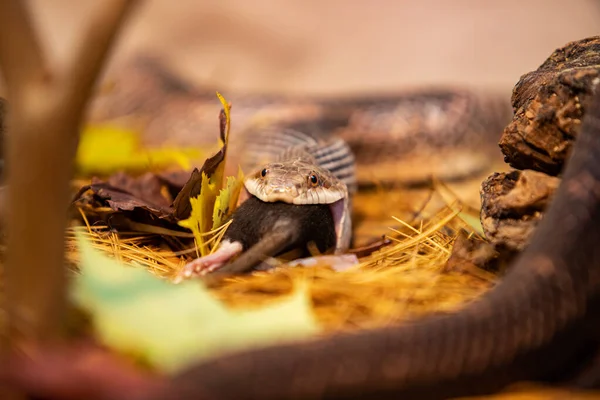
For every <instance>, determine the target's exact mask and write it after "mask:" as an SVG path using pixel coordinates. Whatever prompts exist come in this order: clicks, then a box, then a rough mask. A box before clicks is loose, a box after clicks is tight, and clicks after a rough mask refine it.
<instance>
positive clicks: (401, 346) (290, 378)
mask: <svg viewBox="0 0 600 400" xmlns="http://www.w3.org/2000/svg"><path fill="white" fill-rule="evenodd" d="M595 97H596V98H595V100H594V103H593V104H592V105H591V107H589V109H588V114H587V116H586V118H585V119H584V121H583V124H582V127H581V131H580V134H579V137H578V139H577V141H576V143H575V146H574V148H573V151H572V156H571V159H570V161H569V162H568V164H567V167H566V170H565V171H564V175H563V181H562V183H561V185H560V187H559V188H558V190H557V192H556V194H555V198H554V201H553V202H552V204H551V206H550V208H549V209H548V210H547V212H546V215H545V217H544V219H543V220H542V221H541V223H540V224H539V226H538V228H537V229H536V231H535V234H534V236H533V237H532V239H531V242H530V245H529V246H528V247H527V249H526V250H525V251H524V252H523V253H522V254H521V255H520V256H519V258H518V259H517V260H516V261H515V262H514V263H513V265H512V266H511V268H509V270H508V271H509V272H508V273H507V275H506V276H505V277H504V278H503V279H502V281H501V282H500V283H499V284H498V285H497V286H496V287H495V288H493V289H492V290H491V291H489V292H488V293H486V294H484V295H483V296H482V297H481V298H479V299H478V300H477V301H475V302H473V303H471V304H469V305H467V306H466V307H465V308H464V309H462V310H461V311H459V312H457V313H456V314H452V315H437V316H431V317H429V318H425V319H423V320H420V321H415V322H414V323H410V324H403V325H400V326H389V327H384V328H378V329H374V330H366V331H360V332H353V333H339V334H336V335H333V336H327V337H323V338H317V339H313V340H309V341H306V342H302V343H293V344H286V345H278V346H271V347H267V348H262V349H255V350H251V351H246V352H242V353H238V354H233V355H228V356H224V357H221V358H219V359H216V360H212V361H208V362H204V363H202V364H200V365H196V366H194V367H191V368H190V369H189V370H188V371H186V372H183V373H181V374H179V375H178V376H177V377H175V378H174V379H173V380H172V381H170V384H169V386H168V388H166V390H165V392H163V393H156V398H160V399H167V398H168V399H171V398H177V399H182V400H185V399H196V398H207V399H240V400H242V399H261V400H269V399H272V400H282V399H353V400H356V399H373V398H378V399H388V398H389V399H397V398H400V399H445V398H450V397H458V396H467V395H473V394H484V393H490V392H494V391H497V390H499V389H501V388H503V387H505V386H506V385H507V384H510V383H512V382H517V381H522V380H544V379H553V378H556V377H558V376H565V373H568V374H567V376H571V377H573V378H575V377H577V380H576V381H575V382H577V383H579V384H582V385H590V384H596V385H597V384H598V383H599V380H598V377H599V375H598V373H597V372H598V363H597V359H596V360H594V357H595V356H596V355H597V351H598V336H597V334H598V322H597V321H598V318H597V315H596V314H597V310H598V300H600V269H599V268H598V265H600V246H598V242H600V229H599V226H600V162H599V160H600V93H598V94H596V96H595ZM587 361H589V362H590V364H589V365H590V366H592V367H593V366H595V370H594V369H592V370H590V371H589V372H590V373H585V370H584V369H579V370H578V369H569V367H571V366H578V367H581V366H585V365H586V362H587Z"/></svg>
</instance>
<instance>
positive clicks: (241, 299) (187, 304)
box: [67, 94, 496, 370]
mask: <svg viewBox="0 0 600 400" xmlns="http://www.w3.org/2000/svg"><path fill="white" fill-rule="evenodd" d="M218 97H219V100H220V101H221V103H222V105H223V109H222V111H221V114H220V116H219V127H220V137H219V142H220V143H219V144H220V149H219V150H218V151H217V153H215V154H214V155H213V156H212V157H209V158H207V159H206V161H205V162H204V164H203V166H202V168H201V169H200V170H198V169H194V170H193V171H191V172H189V171H186V170H184V171H180V172H181V173H179V174H175V175H170V177H171V179H167V178H166V176H167V175H165V173H164V171H163V172H162V173H161V172H148V173H146V174H145V175H142V176H141V177H130V176H127V175H121V176H119V175H118V174H115V175H113V176H111V177H109V178H108V179H106V180H103V181H102V180H94V181H93V182H92V184H90V185H87V186H84V187H82V189H81V190H80V192H79V193H78V195H77V196H75V201H74V202H73V209H74V210H75V211H76V213H75V216H76V217H77V218H76V219H77V220H79V221H81V220H82V221H84V226H83V227H82V226H81V223H80V222H79V223H74V225H73V226H72V227H70V228H69V229H68V231H67V246H68V251H67V259H68V261H69V262H70V263H71V265H72V266H73V268H74V270H77V271H80V272H83V273H82V274H78V276H79V278H77V279H76V282H77V283H76V285H75V291H74V293H79V294H78V295H77V296H75V298H78V299H79V304H80V305H85V306H84V308H86V309H87V311H88V312H91V313H92V314H93V315H94V316H95V318H96V320H95V325H94V327H95V329H96V330H97V333H99V334H100V336H101V338H102V340H103V341H104V342H105V343H108V344H110V345H111V347H113V348H116V349H121V350H123V351H126V352H130V351H133V352H134V353H136V354H138V355H140V356H141V357H145V358H146V359H148V360H150V362H151V364H153V365H154V366H156V367H157V368H159V369H166V370H174V369H177V368H179V367H180V366H181V363H185V362H187V361H189V360H190V358H187V357H183V356H182V355H189V356H190V357H193V358H198V357H207V356H214V355H218V354H219V351H225V350H224V349H225V348H227V346H230V348H237V347H236V346H239V347H243V346H250V345H259V344H260V343H265V342H266V341H268V340H275V338H274V337H269V335H268V334H265V335H263V336H261V333H260V332H259V333H256V334H255V335H254V337H255V338H259V339H256V341H254V340H253V339H252V337H253V336H252V335H249V337H248V338H246V339H236V338H235V337H231V338H229V337H228V336H227V335H226V334H224V333H223V332H226V331H235V330H236V329H234V328H232V327H231V326H233V325H231V326H227V324H225V323H224V324H222V325H221V328H220V329H221V330H220V331H219V330H218V329H217V328H215V330H213V331H212V333H213V334H214V335H215V337H219V335H220V336H222V337H221V341H220V342H219V343H220V345H222V346H223V349H221V348H220V347H219V348H218V347H215V346H212V347H213V348H212V350H211V351H206V348H207V347H206V346H204V345H200V344H191V343H192V342H193V341H192V340H191V337H192V336H194V335H196V337H197V339H198V341H200V342H205V343H212V342H211V340H212V339H210V338H207V339H202V336H201V334H200V333H198V332H200V331H202V329H203V328H202V327H204V329H205V330H206V331H210V330H211V329H213V328H214V326H215V321H217V320H219V321H220V320H227V321H229V319H228V318H229V317H224V316H226V315H229V314H230V313H242V314H239V315H247V316H249V317H247V318H254V319H255V321H256V323H257V324H258V325H260V324H261V323H262V322H261V321H263V322H265V325H268V324H267V323H266V322H267V320H266V319H265V318H267V317H265V316H264V315H269V311H268V310H272V309H276V308H277V307H280V309H281V310H280V311H281V314H278V315H277V316H272V317H271V318H272V319H273V320H277V321H278V323H279V325H281V326H285V325H286V324H287V321H288V320H298V318H300V321H301V323H300V325H297V326H295V325H293V324H291V325H290V326H292V327H294V329H293V330H295V331H298V336H297V337H301V336H302V334H301V333H302V332H305V333H306V335H309V336H310V335H312V334H316V333H317V332H321V334H327V333H328V332H333V331H338V330H347V329H368V328H373V327H377V326H382V325H387V324H391V323H398V322H401V321H404V320H407V319H411V318H416V317H419V316H421V315H424V314H430V313H439V312H453V311H456V310H458V309H459V308H460V307H462V306H463V305H464V304H466V303H467V302H469V301H471V300H473V299H476V298H477V297H478V296H479V295H481V293H483V292H484V291H486V290H487V289H489V288H490V287H491V286H492V285H493V284H494V282H495V279H496V275H495V274H494V273H491V272H488V271H485V270H480V271H478V272H477V273H475V274H471V273H466V272H464V271H454V270H452V271H447V270H445V265H446V262H447V260H448V259H449V257H450V255H451V252H452V246H453V244H454V242H455V240H456V238H457V237H458V236H459V234H460V233H464V232H467V233H468V235H469V236H472V237H479V238H480V239H481V240H483V238H481V236H480V231H479V227H478V226H477V224H476V223H473V221H477V220H478V216H477V214H476V212H475V210H474V209H472V208H470V207H468V206H466V205H464V204H462V203H461V202H460V201H458V200H457V199H456V198H455V197H454V194H453V193H452V192H451V191H450V190H449V189H448V188H445V187H441V185H437V187H436V186H435V185H434V187H433V188H432V189H431V190H430V191H429V192H428V193H427V194H426V195H425V196H422V195H419V196H420V197H419V196H417V197H418V198H420V199H421V200H422V204H419V206H418V207H415V206H414V205H415V204H416V203H418V201H416V200H415V199H416V197H411V196H408V195H407V192H406V190H405V189H389V188H386V189H385V190H384V191H378V192H376V193H375V194H373V193H361V192H359V193H358V194H357V197H356V199H355V201H354V202H353V203H354V204H355V210H353V214H355V220H356V224H355V238H356V244H357V245H358V246H360V245H366V247H365V248H368V251H364V248H363V252H362V253H356V254H357V255H358V264H356V265H354V266H352V267H350V268H347V269H346V270H345V271H343V272H336V271H334V270H332V268H330V265H329V264H328V262H327V258H326V257H323V258H319V257H316V258H314V260H313V262H312V264H311V265H312V266H310V267H298V266H296V267H290V266H287V265H286V263H285V262H283V261H279V260H276V259H275V260H272V263H273V264H274V265H276V267H275V268H273V269H271V270H269V271H257V272H254V273H253V274H249V275H243V276H235V277H228V278H225V279H223V280H220V281H217V282H210V283H208V282H207V283H206V284H204V283H202V281H200V280H198V281H194V282H187V283H186V284H185V285H184V286H181V285H172V284H171V283H170V282H168V281H169V280H171V279H173V278H174V277H175V275H176V274H177V273H178V272H179V270H180V268H181V267H182V266H183V265H184V264H185V263H186V262H188V261H190V260H191V259H193V258H195V257H197V256H198V255H204V254H208V253H210V252H212V251H214V249H215V248H216V246H217V245H218V243H219V241H220V238H221V237H222V234H223V233H224V231H225V229H226V227H227V223H229V222H230V219H229V216H230V215H231V213H232V212H233V210H234V208H235V205H236V203H237V199H238V196H239V194H240V190H241V184H242V180H243V173H242V171H241V170H239V173H238V176H236V177H232V176H230V177H225V176H224V165H225V160H226V157H225V156H226V152H227V142H228V137H229V128H230V123H231V121H230V111H229V110H230V105H229V104H228V103H227V102H226V101H225V99H224V98H223V97H222V96H220V95H219V94H218ZM174 176H176V177H174ZM185 176H188V179H187V181H186V180H185ZM148 183H151V185H150V186H151V190H150V191H151V192H152V193H150V194H149V193H148V188H149V187H150V186H149V185H148ZM440 187H441V189H440ZM144 190H146V192H144ZM442 190H443V193H442ZM415 208H416V209H415ZM382 237H383V238H384V239H385V240H383V241H382ZM374 239H377V240H379V241H380V242H381V244H378V245H372V246H371V247H369V243H373V241H374ZM124 265H125V266H124ZM129 267H134V268H129ZM118 269H122V270H123V272H122V274H123V277H125V276H126V275H127V276H129V278H127V279H132V281H135V282H138V283H140V285H141V286H142V288H143V287H144V285H146V288H147V290H148V291H147V293H138V294H137V295H136V294H135V293H133V289H132V288H131V287H130V286H127V285H125V286H122V285H121V284H120V283H119V281H118V280H113V281H112V284H111V285H108V286H106V285H107V284H108V282H107V281H106V279H107V278H106V277H104V278H103V275H102V274H108V273H109V271H110V270H113V272H114V271H117V270H118ZM144 270H145V271H144ZM124 271H127V272H124ZM148 272H149V273H148ZM142 273H144V274H145V275H144V274H142ZM86 274H87V277H86ZM86 279H87V280H86ZM94 279H95V282H94ZM103 279H104V285H105V287H104V289H103V290H104V291H102V290H99V289H98V288H99V287H100V286H98V285H100V284H101V283H102V282H103ZM123 279H125V278H123ZM86 282H87V283H86ZM121 283H123V282H121ZM125 283H126V282H125ZM123 284H124V283H123ZM152 288H154V291H153V290H151V289H152ZM298 288H301V289H298ZM109 289H110V290H109ZM106 290H109V292H110V291H112V292H113V294H114V293H117V292H119V291H120V292H119V293H120V296H116V297H117V298H123V297H124V298H127V296H126V295H125V294H126V293H127V292H128V291H132V292H131V293H129V296H131V299H130V300H131V302H130V303H129V304H128V303H127V302H121V303H118V302H114V301H113V300H111V299H110V296H109V297H108V298H106V297H105V295H106V293H107V292H106ZM136 290H137V289H136ZM140 290H141V289H140ZM86 293H87V294H86ZM165 293H169V294H168V295H165ZM184 293H185V294H184ZM209 293H210V296H209V295H208V294H209ZM86 296H87V297H86ZM180 296H181V297H180ZM300 298H303V299H304V300H298V299H300ZM85 299H87V300H85ZM290 299H292V300H290ZM294 299H296V300H294ZM286 301H290V302H292V303H293V302H294V301H296V303H295V306H294V307H296V309H293V308H287V309H286V308H285V304H287V303H286ZM302 301H304V302H305V304H307V306H306V307H305V308H304V309H303V308H302V307H301V306H298V304H301V302H302ZM196 303H206V304H208V305H210V304H213V306H212V307H214V308H215V309H219V310H220V312H222V313H221V316H218V317H212V318H211V317H207V316H203V315H201V313H200V312H199V311H198V307H199V306H198V304H196ZM207 307H208V306H207ZM136 312H137V313H138V314H139V315H136ZM186 313H187V314H186ZM243 313H246V314H243ZM261 313H262V314H261ZM272 315H275V314H272ZM250 316H251V317H250ZM302 316H303V317H302ZM144 318H148V320H144ZM186 318H188V319H190V320H193V321H185V319H186ZM244 318H246V317H244ZM244 318H242V317H240V320H244ZM290 318H291V319H290ZM311 318H313V319H314V320H313V319H311ZM142 321H143V322H142ZM231 321H233V322H231V323H232V324H235V323H239V321H238V322H235V318H233V317H232V319H231ZM244 321H245V322H244V323H245V324H247V323H248V321H246V320H244ZM244 323H242V324H241V325H239V326H240V327H242V328H239V329H241V330H244V331H246V330H249V329H250V328H247V325H244ZM147 324H151V325H152V326H153V327H154V328H149V325H147ZM161 325H162V327H171V328H172V329H171V330H173V331H177V333H175V334H173V335H170V334H169V333H168V332H169V329H167V330H164V329H163V330H161V329H160V326H161ZM192 325H193V327H191V326H192ZM217 325H219V324H217ZM119 326H121V328H118V327H119ZM142 327H144V328H143V329H142ZM186 327H187V328H186ZM182 330H183V331H187V333H186V332H183V333H182V332H180V331H182ZM271 330H272V329H271ZM192 333H193V335H192ZM204 333H206V332H204ZM198 335H200V336H198ZM138 336H146V337H147V341H146V342H143V341H142V340H141V339H140V340H135V338H136V337H138ZM292 336H293V335H292ZM292 336H290V338H291V337H292ZM238 340H239V341H238ZM161 341H164V342H166V343H161ZM142 342H143V343H142ZM136 346H138V347H136ZM190 346H191V347H190ZM194 346H196V347H194ZM207 346H208V345H207ZM208 347H211V346H208ZM186 349H187V353H186ZM177 356H179V359H180V360H179V361H177Z"/></svg>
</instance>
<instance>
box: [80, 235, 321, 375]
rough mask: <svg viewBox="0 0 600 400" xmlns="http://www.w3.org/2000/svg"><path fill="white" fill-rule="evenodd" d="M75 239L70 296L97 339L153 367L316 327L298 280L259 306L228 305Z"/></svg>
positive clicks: (198, 287)
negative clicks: (288, 291)
mask: <svg viewBox="0 0 600 400" xmlns="http://www.w3.org/2000/svg"><path fill="white" fill-rule="evenodd" d="M77 243H78V248H79V251H80V254H81V265H80V268H81V272H82V273H81V274H80V275H79V276H77V278H76V279H75V282H74V285H73V291H72V297H73V299H74V300H75V302H76V303H77V304H78V305H79V306H81V307H82V308H84V309H85V310H87V311H88V312H90V314H91V315H92V319H93V323H94V326H95V328H96V332H97V333H98V336H99V338H100V340H101V341H102V342H103V343H104V344H106V345H108V346H109V347H112V348H114V349H117V350H119V351H122V352H127V353H129V354H135V355H138V356H140V357H143V358H144V359H146V360H147V361H148V362H149V363H150V364H151V365H152V366H154V367H156V368H158V369H160V370H164V371H167V372H175V371H177V370H179V369H180V368H183V367H185V366H186V365H189V363H191V362H195V361H197V360H199V359H206V358H210V357H215V356H220V355H222V354H223V353H226V352H230V351H237V350H242V349H246V348H250V347H253V346H257V345H266V344H270V343H274V342H279V341H289V340H293V339H298V338H302V337H307V336H310V335H314V334H316V333H318V332H319V331H320V328H319V326H318V324H317V322H316V318H315V316H314V314H313V311H312V305H311V301H310V297H309V296H308V294H307V287H306V286H305V285H301V287H298V288H297V289H296V290H295V292H294V293H293V294H292V295H291V296H290V297H289V298H288V299H287V300H283V301H280V302H278V303H276V304H273V305H270V306H267V307H264V308H262V309H259V310H254V311H249V310H246V311H240V310H230V309H228V308H227V307H226V306H225V305H224V304H222V303H221V302H219V301H218V300H216V299H215V298H214V297H213V296H212V295H211V294H210V292H209V291H208V290H207V289H206V288H205V287H204V286H203V285H202V284H200V283H199V282H197V281H195V282H192V281H189V282H183V283H182V284H179V285H173V284H171V283H169V282H167V281H165V280H162V279H160V278H158V277H156V276H154V275H152V274H150V273H149V272H148V271H146V270H145V269H143V268H133V267H131V266H126V265H123V264H121V263H119V262H118V261H116V260H115V259H113V258H109V257H107V256H106V255H104V254H102V253H101V252H99V251H97V250H95V249H94V248H93V247H92V246H91V244H90V243H88V242H87V240H86V239H85V237H84V236H83V235H82V234H78V235H77Z"/></svg>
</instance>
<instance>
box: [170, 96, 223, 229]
mask: <svg viewBox="0 0 600 400" xmlns="http://www.w3.org/2000/svg"><path fill="white" fill-rule="evenodd" d="M217 97H218V98H219V100H220V101H221V104H223V109H222V110H221V112H220V114H219V130H220V132H219V134H220V135H219V140H220V144H221V148H220V149H219V151H218V152H217V153H216V154H215V155H213V156H212V157H210V158H208V159H207V160H206V161H205V162H204V164H203V165H202V168H201V169H200V171H198V170H197V169H194V171H193V172H192V175H191V176H190V179H189V180H188V181H187V183H186V184H185V186H184V187H183V189H181V192H179V194H178V195H177V197H176V198H175V201H174V202H173V208H174V210H175V211H174V215H175V218H177V219H186V218H188V217H189V216H190V213H191V212H192V209H191V205H190V199H191V198H193V197H196V196H199V195H200V194H201V187H202V174H205V175H206V176H208V178H209V180H210V181H209V183H210V185H211V188H213V189H214V190H213V193H214V197H216V195H217V194H218V193H219V191H220V190H221V189H222V188H223V175H224V173H225V156H226V155H227V143H228V139H229V126H230V112H229V111H230V106H229V104H228V103H227V102H226V101H225V99H224V98H223V96H222V95H221V94H220V93H219V92H217ZM206 201H208V198H207V200H206Z"/></svg>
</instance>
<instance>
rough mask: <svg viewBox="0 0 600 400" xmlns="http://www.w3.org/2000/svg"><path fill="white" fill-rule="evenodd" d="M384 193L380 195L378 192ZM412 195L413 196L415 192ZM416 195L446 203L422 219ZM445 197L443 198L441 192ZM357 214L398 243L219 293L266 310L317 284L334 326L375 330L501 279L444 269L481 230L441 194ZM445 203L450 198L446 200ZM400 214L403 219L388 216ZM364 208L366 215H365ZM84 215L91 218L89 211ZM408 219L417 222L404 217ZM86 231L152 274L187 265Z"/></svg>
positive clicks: (149, 245) (319, 304)
mask: <svg viewBox="0 0 600 400" xmlns="http://www.w3.org/2000/svg"><path fill="white" fill-rule="evenodd" d="M377 193H379V194H377ZM411 196H412V197H411ZM416 197H419V198H421V199H425V200H428V201H426V203H424V202H422V201H421V202H420V203H419V205H418V207H416V209H422V211H423V212H425V214H426V215H427V207H422V206H423V205H426V204H429V205H432V204H434V203H435V201H434V200H436V199H437V200H438V203H437V205H435V204H434V205H433V207H435V208H436V211H435V212H431V211H430V214H431V216H430V217H427V218H425V219H418V218H414V214H415V213H414V209H411V208H410V206H409V203H411V201H414V200H415V198H416ZM438 197H439V196H438ZM355 203H356V205H357V206H356V207H355V214H357V215H360V216H359V217H358V218H357V219H359V220H361V221H360V222H358V223H357V224H356V229H355V230H356V233H357V236H359V237H362V238H363V241H366V240H367V239H368V238H370V237H381V235H382V234H386V233H387V236H388V237H389V238H391V239H392V240H393V243H392V244H391V245H389V246H387V247H384V248H382V249H380V250H379V251H377V252H376V253H374V254H371V255H370V256H367V257H363V258H361V259H360V260H359V261H360V264H359V265H358V266H356V267H354V268H352V269H351V270H348V271H346V272H335V271H333V270H331V269H330V268H329V267H328V266H326V265H320V266H315V267H311V268H286V267H285V266H281V267H278V268H276V269H275V270H272V271H268V272H256V273H254V274H252V275H247V276H240V277H234V278H228V279H226V280H224V281H222V282H220V283H218V284H217V285H215V286H214V287H213V288H212V290H213V293H214V294H215V296H217V297H218V298H220V299H222V300H223V301H224V302H226V303H227V304H229V305H231V306H232V307H245V308H248V307H258V306H260V305H261V304H264V303H265V302H270V301H276V300H277V297H278V296H284V295H286V294H287V293H289V292H290V290H291V289H292V287H293V285H294V282H296V281H298V280H305V281H308V282H309V286H310V289H311V294H312V299H313V304H314V310H315V312H316V314H317V316H318V318H319V320H320V322H321V323H322V324H323V325H324V326H325V328H326V329H328V330H340V329H353V328H369V327H374V326H380V325H385V324H389V323H392V322H397V321H400V320H403V319H406V318H412V317H415V316H419V315H423V314H426V313H431V312H437V311H452V310H456V309H457V308H459V307H460V306H461V305H463V304H464V303H465V302H467V301H469V300H472V299H474V298H476V297H477V296H479V295H480V294H481V293H482V292H483V291H485V290H486V289H487V288H489V287H490V285H491V284H492V283H493V282H494V279H495V276H494V275H493V274H490V273H488V272H486V271H483V270H478V271H474V272H472V273H471V272H470V273H465V272H444V271H443V269H444V265H445V262H446V260H447V259H448V257H449V256H450V253H451V248H452V245H453V243H454V240H455V237H456V234H457V232H458V231H459V230H461V229H463V230H467V231H471V232H472V231H473V229H472V228H471V227H470V226H468V225H467V224H466V223H465V222H464V221H462V220H461V219H460V218H459V217H458V216H457V211H456V209H457V207H456V204H455V205H454V206H453V207H449V206H440V205H439V204H440V203H439V198H437V197H436V193H433V195H432V193H431V191H427V190H425V192H424V193H416V192H414V191H413V192H411V193H409V192H408V191H404V190H395V191H394V190H387V191H385V192H376V194H375V195H373V194H372V193H371V194H364V195H363V194H359V195H358V197H357V198H356V201H355ZM442 204H443V202H442ZM388 212H396V213H397V215H399V216H401V217H402V218H399V217H392V216H389V214H388V215H387V217H386V213H388ZM361 213H362V214H361ZM82 215H84V220H85V214H82ZM404 218H409V219H411V220H413V222H412V223H407V222H404V221H405V219H404ZM75 229H79V230H81V227H79V228H75V227H74V228H71V229H70V231H69V235H68V245H69V248H68V258H69V260H70V261H72V262H73V263H74V264H77V262H78V255H77V252H76V249H75V241H74V235H73V233H74V230H75ZM85 231H86V234H87V235H88V237H89V238H90V239H91V242H92V243H93V245H94V247H96V248H98V249H101V250H103V251H105V252H106V253H108V254H110V255H112V256H114V257H115V258H117V259H119V260H121V261H123V262H126V263H131V264H134V265H138V266H140V267H144V268H147V269H148V270H149V271H151V272H152V273H154V274H156V275H158V276H160V277H163V278H167V279H168V278H171V277H173V276H174V275H175V274H176V273H177V271H178V270H179V269H180V268H181V267H182V266H183V265H184V264H185V261H184V260H183V258H180V257H178V254H175V253H173V252H172V251H170V250H169V249H168V248H166V246H164V247H161V246H160V245H157V241H156V237H153V236H150V235H137V236H128V237H124V236H123V237H120V236H119V235H117V234H115V233H112V232H109V231H108V230H107V229H106V227H103V226H94V227H91V226H89V225H87V227H86V228H85Z"/></svg>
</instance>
